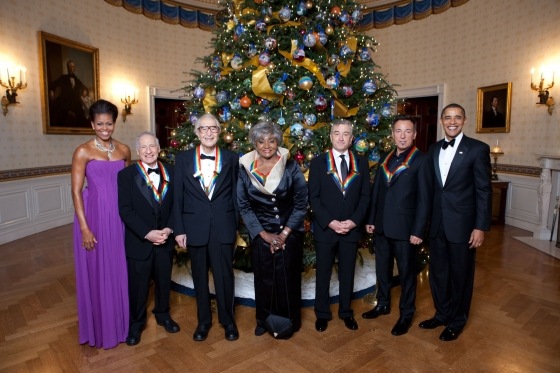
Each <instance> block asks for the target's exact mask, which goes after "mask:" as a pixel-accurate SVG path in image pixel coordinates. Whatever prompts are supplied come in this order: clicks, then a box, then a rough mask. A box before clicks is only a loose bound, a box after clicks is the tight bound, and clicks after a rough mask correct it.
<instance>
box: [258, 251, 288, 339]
mask: <svg viewBox="0 0 560 373" xmlns="http://www.w3.org/2000/svg"><path fill="white" fill-rule="evenodd" d="M280 253H281V255H282V268H283V269H284V285H285V287H286V300H287V301H288V317H286V316H280V315H275V314H273V313H272V301H273V299H274V284H275V283H276V282H275V278H276V254H274V258H273V259H272V266H273V268H274V272H273V273H272V299H271V300H270V314H269V315H268V317H267V318H266V320H265V321H264V326H265V328H266V330H267V331H268V332H269V333H270V335H272V336H273V337H274V338H276V339H288V338H290V337H291V336H292V335H293V334H294V326H293V324H292V320H291V319H290V307H289V304H290V302H289V296H288V283H287V280H286V266H285V265H284V251H283V250H282V251H280Z"/></svg>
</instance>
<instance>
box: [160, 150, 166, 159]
mask: <svg viewBox="0 0 560 373" xmlns="http://www.w3.org/2000/svg"><path fill="white" fill-rule="evenodd" d="M159 157H160V158H165V157H167V152H166V151H165V150H162V151H161V152H159Z"/></svg>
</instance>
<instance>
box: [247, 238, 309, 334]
mask: <svg viewBox="0 0 560 373" xmlns="http://www.w3.org/2000/svg"><path fill="white" fill-rule="evenodd" d="M251 249H252V258H251V259H252V264H253V273H254V279H255V281H254V283H255V309H256V318H257V325H258V326H261V327H264V321H265V320H266V318H267V317H268V315H270V313H271V311H272V313H273V314H276V315H280V316H285V317H290V319H291V320H292V323H293V326H294V330H298V329H299V328H300V327H301V269H302V260H303V237H302V235H301V233H300V232H292V233H291V234H290V235H289V236H288V239H287V240H286V248H285V250H284V251H283V253H282V252H281V251H280V250H278V251H276V252H275V253H274V254H272V253H271V252H270V245H269V244H268V243H267V242H266V241H265V240H264V239H262V237H260V236H257V237H255V238H254V239H253V240H252V241H251ZM282 254H283V256H284V259H283V260H282ZM274 257H276V258H275V259H274ZM273 263H274V265H275V267H274V268H273ZM274 271H276V273H274ZM284 273H285V274H286V277H284ZM273 276H275V281H274V284H273V281H272V279H273ZM286 284H287V294H286ZM272 289H274V292H273V290H272ZM271 305H272V310H271Z"/></svg>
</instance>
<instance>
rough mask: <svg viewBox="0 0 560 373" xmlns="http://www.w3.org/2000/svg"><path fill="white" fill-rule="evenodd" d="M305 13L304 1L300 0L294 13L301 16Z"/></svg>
mask: <svg viewBox="0 0 560 373" xmlns="http://www.w3.org/2000/svg"><path fill="white" fill-rule="evenodd" d="M305 13H307V8H306V7H305V3H304V2H303V1H302V2H300V3H299V4H298V6H297V9H296V14H297V15H298V16H300V17H301V16H304V15H305Z"/></svg>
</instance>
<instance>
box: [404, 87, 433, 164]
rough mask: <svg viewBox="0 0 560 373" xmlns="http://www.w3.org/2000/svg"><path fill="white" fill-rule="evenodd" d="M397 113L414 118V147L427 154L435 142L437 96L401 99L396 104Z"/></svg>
mask: <svg viewBox="0 0 560 373" xmlns="http://www.w3.org/2000/svg"><path fill="white" fill-rule="evenodd" d="M397 113H398V114H406V115H410V116H413V117H415V118H416V121H417V126H416V131H417V133H416V147H417V148H418V149H420V150H421V151H422V152H424V153H427V152H428V148H429V147H430V145H431V144H433V143H435V142H436V141H437V131H438V96H427V97H414V98H402V99H400V100H399V101H398V103H397Z"/></svg>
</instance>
